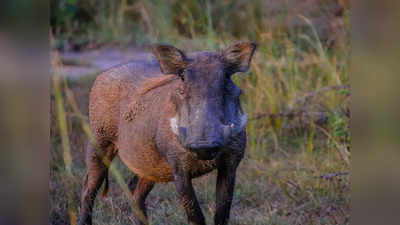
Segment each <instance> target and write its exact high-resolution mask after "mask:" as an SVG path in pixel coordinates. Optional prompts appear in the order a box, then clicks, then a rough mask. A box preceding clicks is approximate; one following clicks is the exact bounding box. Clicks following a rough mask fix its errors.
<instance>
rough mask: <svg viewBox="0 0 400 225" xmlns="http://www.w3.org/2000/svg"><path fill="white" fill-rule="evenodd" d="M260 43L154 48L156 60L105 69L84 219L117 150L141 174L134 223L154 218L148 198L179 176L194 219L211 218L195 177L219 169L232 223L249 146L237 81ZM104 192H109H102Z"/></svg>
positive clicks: (97, 97) (98, 85) (94, 96)
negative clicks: (240, 171) (160, 184)
mask: <svg viewBox="0 0 400 225" xmlns="http://www.w3.org/2000/svg"><path fill="white" fill-rule="evenodd" d="M255 49H256V44H254V43H250V42H240V43H237V44H235V45H233V46H231V47H229V48H227V49H225V50H223V51H220V52H195V53H191V54H185V53H184V52H183V51H181V50H179V49H177V48H175V47H172V46H168V45H156V46H154V47H153V52H154V55H155V56H156V57H155V59H154V60H150V59H149V60H143V61H133V62H130V63H127V64H124V65H120V66H116V67H114V68H112V69H110V70H108V71H106V72H103V73H102V74H100V75H99V76H98V77H97V79H96V81H95V83H94V85H93V87H92V90H91V93H90V103H89V117H90V126H91V130H92V132H93V134H94V139H95V140H94V141H92V142H90V143H89V144H88V147H87V153H86V165H87V168H88V172H87V175H86V178H85V181H84V187H83V191H82V197H81V212H80V218H79V224H81V225H83V224H91V223H92V219H91V217H92V216H91V214H92V208H93V203H94V199H95V197H96V193H97V191H98V189H99V188H100V186H101V185H102V183H103V182H104V181H105V188H104V190H107V187H108V179H107V172H108V166H109V164H110V162H111V161H112V159H113V158H114V156H116V155H117V154H118V155H119V157H120V158H121V160H122V161H123V162H124V163H125V164H126V166H127V167H129V169H130V170H132V171H133V173H135V174H136V175H137V177H138V180H137V183H136V185H132V190H131V191H132V194H133V199H134V203H133V204H134V209H135V210H134V215H135V220H136V221H135V222H136V223H138V224H148V222H147V214H146V208H145V199H146V196H147V195H148V194H149V193H150V191H151V190H152V188H153V186H154V184H155V183H157V182H168V181H174V183H175V186H176V190H177V193H178V195H179V198H180V200H181V203H182V204H183V207H184V209H185V213H186V217H187V220H188V222H189V224H192V225H202V224H205V220H204V216H203V214H202V212H201V209H200V206H199V203H198V201H197V199H196V196H195V192H194V190H193V186H192V181H191V179H193V178H196V177H199V176H201V175H203V174H206V173H208V172H210V171H212V170H213V169H217V171H218V175H217V187H216V188H217V190H216V214H215V218H214V221H215V224H218V225H221V224H227V222H228V218H229V212H230V207H231V202H232V195H233V189H234V185H235V176H236V169H237V167H238V165H239V163H240V161H241V159H242V157H243V154H244V150H245V146H246V130H245V124H246V116H245V115H244V113H243V111H242V108H241V106H240V102H239V96H240V94H241V90H240V89H239V88H238V87H237V86H236V85H235V84H234V83H233V82H232V80H231V76H232V75H233V74H234V73H236V72H245V71H247V70H248V69H249V66H250V61H251V59H252V56H253V53H254V51H255ZM103 194H105V192H103Z"/></svg>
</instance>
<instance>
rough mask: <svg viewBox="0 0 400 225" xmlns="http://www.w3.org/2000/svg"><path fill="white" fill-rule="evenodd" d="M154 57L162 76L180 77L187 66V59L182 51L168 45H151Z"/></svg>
mask: <svg viewBox="0 0 400 225" xmlns="http://www.w3.org/2000/svg"><path fill="white" fill-rule="evenodd" d="M153 52H154V55H155V56H156V57H157V59H158V62H159V63H160V67H161V72H162V73H164V74H176V75H180V73H181V72H182V71H183V69H184V68H185V67H186V65H187V61H188V60H187V58H186V56H185V53H183V51H181V50H179V49H177V48H175V47H173V46H170V45H153Z"/></svg>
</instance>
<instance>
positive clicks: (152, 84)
mask: <svg viewBox="0 0 400 225" xmlns="http://www.w3.org/2000/svg"><path fill="white" fill-rule="evenodd" d="M176 79H179V77H177V76H176V75H172V74H171V75H163V76H159V77H153V78H149V79H148V80H147V81H145V83H144V85H143V87H142V88H141V89H140V90H139V91H138V94H139V95H144V94H146V93H148V92H149V91H151V90H153V89H155V88H158V87H161V86H163V85H166V84H168V83H170V82H171V81H174V80H176Z"/></svg>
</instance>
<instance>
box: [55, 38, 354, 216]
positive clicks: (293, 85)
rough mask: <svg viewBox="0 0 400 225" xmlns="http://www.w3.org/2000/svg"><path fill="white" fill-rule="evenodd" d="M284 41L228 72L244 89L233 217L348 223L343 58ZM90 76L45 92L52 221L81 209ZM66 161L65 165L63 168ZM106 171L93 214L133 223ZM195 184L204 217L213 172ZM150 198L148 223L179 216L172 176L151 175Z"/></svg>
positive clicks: (210, 203) (209, 208)
mask: <svg viewBox="0 0 400 225" xmlns="http://www.w3.org/2000/svg"><path fill="white" fill-rule="evenodd" d="M287 43H288V46H283V49H285V50H284V51H283V52H281V53H280V54H283V55H281V56H280V57H277V56H275V55H274V53H273V52H271V49H273V47H272V48H270V47H266V46H261V47H260V49H259V52H258V53H257V56H256V58H255V59H254V63H253V65H252V71H251V72H250V74H248V75H239V76H237V77H236V78H235V81H236V82H237V83H238V84H239V86H240V87H241V88H242V89H243V91H244V95H243V99H242V101H243V106H244V109H245V111H246V112H247V113H248V114H249V118H250V121H249V123H248V127H247V130H248V133H249V137H248V148H247V154H246V157H245V159H244V160H243V162H242V164H241V165H240V167H239V170H238V171H239V172H238V179H237V186H236V190H235V197H234V202H233V207H232V212H231V224H348V221H349V213H350V212H349V201H350V192H349V176H348V174H347V172H348V171H349V169H350V164H349V160H350V148H349V139H350V137H349V130H348V129H349V128H348V123H349V118H348V117H347V116H346V110H345V109H347V104H348V94H349V93H348V90H347V89H346V86H345V84H346V82H347V77H346V76H347V70H346V67H347V62H345V61H344V60H345V59H346V57H345V56H343V58H339V56H337V55H334V56H328V52H325V51H322V53H321V52H319V53H318V51H316V52H314V53H307V54H306V53H304V54H306V55H304V56H302V57H300V56H294V55H292V54H294V53H293V52H292V51H294V49H290V48H291V47H292V45H291V43H290V42H289V41H288V42H287ZM320 54H327V55H320ZM297 57H300V58H297ZM324 57H327V58H324ZM328 57H329V58H328ZM324 60H326V61H324ZM266 62H267V63H266ZM303 64H305V65H303ZM94 78H95V75H91V76H84V77H82V78H80V79H74V80H67V81H65V82H60V83H59V84H61V85H60V87H61V94H62V96H63V98H60V99H58V98H57V95H56V94H54V95H53V96H52V103H53V104H52V113H51V115H52V121H53V123H52V129H51V141H52V149H51V156H52V160H51V165H50V166H51V174H50V196H51V212H50V218H51V222H52V223H53V224H69V220H70V219H71V218H70V214H69V212H68V209H72V211H75V213H76V212H77V211H78V208H79V196H80V190H81V185H82V179H83V177H84V175H85V165H84V151H85V146H86V143H87V139H88V138H87V135H86V133H85V130H84V129H85V125H87V118H86V117H82V116H84V115H87V104H88V93H89V89H90V87H91V84H92V82H93V80H94ZM343 85H344V86H343ZM55 91H56V90H55ZM57 99H58V100H63V106H64V109H65V111H66V114H65V119H66V126H65V128H63V129H65V130H67V131H68V139H69V146H70V152H71V157H72V158H71V163H72V164H70V165H66V164H65V158H68V157H66V153H65V151H64V148H63V145H62V138H61V137H62V135H61V133H60V127H62V126H60V120H59V119H60V118H59V117H60V114H59V113H58V114H57V107H56V106H57V104H56V103H57V102H58V101H57ZM75 104H76V105H75ZM80 113H82V114H80ZM313 115H315V116H313ZM321 115H322V116H321ZM61 117H62V115H61ZM320 117H322V118H320ZM320 120H322V121H320ZM56 121H58V122H56ZM67 164H69V163H68V162H67ZM69 167H70V168H71V173H69V172H68V169H65V168H69ZM113 167H114V168H115V170H116V171H119V173H120V174H121V175H122V177H123V178H124V180H125V181H128V180H129V179H130V178H131V177H132V174H131V173H130V172H129V171H128V170H127V168H126V167H125V166H124V165H123V164H122V163H121V162H120V161H119V160H118V159H117V160H115V161H114V162H113ZM111 177H112V179H111V189H110V190H111V191H110V193H109V195H108V197H106V198H105V199H103V200H97V201H96V206H95V210H94V212H95V213H94V216H93V218H94V221H95V223H96V224H131V223H132V213H131V209H130V205H129V200H128V198H127V197H126V196H125V194H124V193H123V190H122V189H121V187H120V185H119V183H118V182H117V180H116V179H115V176H113V175H111ZM195 188H196V190H197V192H198V198H199V201H200V203H201V206H202V209H203V212H204V213H205V215H206V218H207V221H208V223H209V224H211V221H212V215H213V214H214V199H215V197H214V195H215V173H211V174H209V175H207V176H204V177H201V178H198V179H197V180H196V181H195ZM147 204H148V207H149V212H150V220H151V223H152V224H185V219H184V215H183V210H182V208H181V206H180V205H179V204H178V201H177V196H176V193H175V190H174V187H173V185H172V184H158V185H157V186H156V188H155V189H154V190H153V191H152V192H151V194H150V196H149V198H148V201H147ZM68 205H69V207H68ZM72 215H73V214H72ZM72 218H73V217H72Z"/></svg>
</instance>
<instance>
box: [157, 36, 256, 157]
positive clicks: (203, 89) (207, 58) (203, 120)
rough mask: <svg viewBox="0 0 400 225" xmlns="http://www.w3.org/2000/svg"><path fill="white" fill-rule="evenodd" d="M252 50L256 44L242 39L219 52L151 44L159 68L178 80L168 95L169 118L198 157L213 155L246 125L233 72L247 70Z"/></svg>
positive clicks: (174, 130)
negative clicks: (172, 109)
mask: <svg viewBox="0 0 400 225" xmlns="http://www.w3.org/2000/svg"><path fill="white" fill-rule="evenodd" d="M255 49H256V44H254V43H250V42H241V43H238V44H235V45H233V46H231V47H229V48H227V49H225V50H223V51H221V52H197V53H193V54H188V55H187V54H185V53H184V52H183V51H181V50H179V49H177V48H175V47H172V46H168V45H157V46H154V48H153V50H154V53H155V55H156V57H157V59H158V61H159V64H160V68H161V71H162V72H163V73H164V74H174V75H176V76H179V77H180V79H181V81H182V82H181V85H180V87H179V88H178V89H177V90H174V92H173V96H172V100H173V104H174V105H175V107H176V111H177V114H176V115H175V117H173V118H171V119H170V126H171V129H172V130H173V132H174V133H175V134H176V135H177V136H178V139H179V141H180V142H181V144H182V145H183V146H184V147H185V148H187V149H189V150H190V151H193V152H195V153H197V154H198V156H199V158H201V159H212V158H214V157H215V155H216V154H217V152H218V151H219V150H220V149H222V148H224V147H226V145H227V144H228V143H229V140H230V139H231V138H232V137H234V136H236V135H238V134H239V133H240V132H241V131H243V130H244V129H245V125H246V116H245V115H244V114H243V112H242V109H241V107H240V102H239V96H240V94H241V90H240V89H239V87H237V86H236V85H235V84H234V83H233V82H232V80H231V76H232V75H233V74H234V73H236V72H246V71H247V70H248V69H249V66H250V61H251V59H252V56H253V53H254V51H255Z"/></svg>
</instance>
